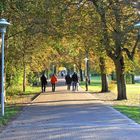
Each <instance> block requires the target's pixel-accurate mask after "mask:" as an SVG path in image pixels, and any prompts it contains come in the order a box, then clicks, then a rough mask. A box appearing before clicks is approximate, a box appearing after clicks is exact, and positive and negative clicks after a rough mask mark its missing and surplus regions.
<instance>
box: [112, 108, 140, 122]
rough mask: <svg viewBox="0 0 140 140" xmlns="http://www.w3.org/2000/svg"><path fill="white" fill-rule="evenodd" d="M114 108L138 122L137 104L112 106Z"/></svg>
mask: <svg viewBox="0 0 140 140" xmlns="http://www.w3.org/2000/svg"><path fill="white" fill-rule="evenodd" d="M114 108H115V109H117V110H118V111H120V112H121V113H123V114H125V115H126V116H128V117H129V118H131V119H133V120H134V121H136V122H137V123H140V107H139V106H119V105H118V106H114Z"/></svg>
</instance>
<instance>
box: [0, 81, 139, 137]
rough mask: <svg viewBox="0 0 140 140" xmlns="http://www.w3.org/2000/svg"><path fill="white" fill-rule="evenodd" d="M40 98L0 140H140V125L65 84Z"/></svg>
mask: <svg viewBox="0 0 140 140" xmlns="http://www.w3.org/2000/svg"><path fill="white" fill-rule="evenodd" d="M60 83H61V84H60V85H59V86H58V87H57V88H56V92H51V88H48V89H47V92H46V93H42V94H40V96H38V97H37V98H36V99H35V100H34V101H33V102H32V104H30V105H29V106H27V107H25V108H24V110H23V112H22V113H21V114H20V115H19V116H18V117H17V118H16V119H15V120H14V121H12V122H11V123H10V124H9V125H8V126H7V127H6V128H5V129H4V130H3V131H2V133H0V140H132V139H133V140H140V125H138V124H136V123H135V122H133V121H132V120H130V119H128V118H127V117H125V116H124V115H122V114H121V113H119V112H118V111H116V110H114V109H113V108H112V107H110V106H107V105H105V104H103V103H102V102H101V101H99V100H98V99H95V98H94V95H91V94H89V93H86V92H82V91H81V90H80V91H78V92H72V91H70V92H68V91H67V90H66V86H65V85H63V81H62V80H61V81H60Z"/></svg>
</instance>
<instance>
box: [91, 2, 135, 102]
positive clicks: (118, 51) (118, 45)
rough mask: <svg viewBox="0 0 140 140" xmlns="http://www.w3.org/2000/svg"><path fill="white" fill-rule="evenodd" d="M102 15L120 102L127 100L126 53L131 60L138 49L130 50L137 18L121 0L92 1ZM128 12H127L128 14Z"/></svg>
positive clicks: (106, 48) (104, 33)
mask: <svg viewBox="0 0 140 140" xmlns="http://www.w3.org/2000/svg"><path fill="white" fill-rule="evenodd" d="M91 2H92V3H93V4H94V7H95V8H96V11H97V13H98V14H99V15H100V22H101V28H102V37H103V44H104V47H105V50H106V53H107V55H108V56H109V57H110V58H111V59H112V60H113V62H114V64H115V68H116V75H117V89H118V97H117V99H118V100H121V99H127V96H126V83H125V73H124V72H125V63H124V53H126V54H127V55H128V57H129V58H130V57H131V56H133V55H134V53H135V51H133V50H135V49H136V47H133V48H132V49H130V45H129V46H128V47H127V46H126V44H127V45H128V43H127V42H128V39H129V40H130V39H134V36H135V35H134V33H135V32H134V33H132V28H133V25H134V21H137V16H136V14H135V12H134V10H133V8H132V7H131V5H129V4H128V5H126V3H125V2H123V1H121V2H120V1H119V0H113V1H110V0H107V1H105V0H101V1H97V0H91ZM126 11H127V12H126ZM132 44H133V42H131V47H132Z"/></svg>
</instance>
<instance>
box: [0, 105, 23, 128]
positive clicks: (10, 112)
mask: <svg viewBox="0 0 140 140" xmlns="http://www.w3.org/2000/svg"><path fill="white" fill-rule="evenodd" d="M20 110H21V107H20V106H5V115H4V117H2V116H1V115H0V127H2V126H4V125H6V124H7V123H8V122H9V121H10V120H11V119H12V118H14V117H15V116H16V115H17V113H18V112H19V111H20ZM0 111H1V108H0ZM0 113H1V112H0Z"/></svg>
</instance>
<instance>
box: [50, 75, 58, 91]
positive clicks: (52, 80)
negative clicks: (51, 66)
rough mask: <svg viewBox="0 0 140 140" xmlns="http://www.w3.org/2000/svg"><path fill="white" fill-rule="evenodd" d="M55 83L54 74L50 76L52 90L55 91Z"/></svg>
mask: <svg viewBox="0 0 140 140" xmlns="http://www.w3.org/2000/svg"><path fill="white" fill-rule="evenodd" d="M56 83H57V77H56V76H55V74H53V75H52V76H51V84H52V92H55V84H56Z"/></svg>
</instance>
